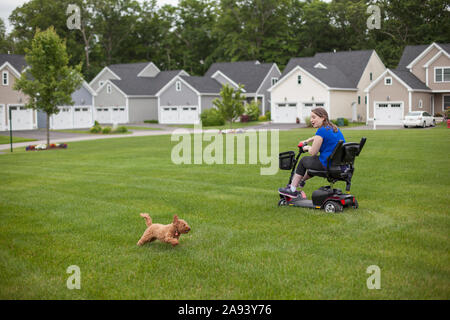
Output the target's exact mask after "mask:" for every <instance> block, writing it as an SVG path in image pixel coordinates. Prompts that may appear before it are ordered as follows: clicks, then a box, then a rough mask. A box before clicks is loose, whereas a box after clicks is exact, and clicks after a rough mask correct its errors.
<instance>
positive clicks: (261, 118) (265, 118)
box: [258, 116, 267, 121]
mask: <svg viewBox="0 0 450 320" xmlns="http://www.w3.org/2000/svg"><path fill="white" fill-rule="evenodd" d="M258 121H267V116H259V118H258Z"/></svg>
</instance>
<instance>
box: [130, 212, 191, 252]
mask: <svg viewBox="0 0 450 320" xmlns="http://www.w3.org/2000/svg"><path fill="white" fill-rule="evenodd" d="M141 217H143V218H144V219H145V223H146V224H147V229H146V230H145V231H144V234H143V235H142V237H141V239H139V241H138V243H137V245H138V246H142V245H143V244H144V243H146V242H152V241H155V240H156V239H158V240H159V241H161V242H166V243H170V244H171V245H172V247H175V246H176V245H177V244H178V243H179V242H178V239H179V238H180V235H181V234H182V233H188V232H189V231H190V230H191V228H190V227H189V225H188V224H187V223H186V221H184V220H182V219H178V216H177V215H174V216H173V222H172V223H171V224H159V223H154V224H152V218H150V216H149V215H148V213H141Z"/></svg>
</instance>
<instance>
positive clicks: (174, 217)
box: [173, 215, 178, 223]
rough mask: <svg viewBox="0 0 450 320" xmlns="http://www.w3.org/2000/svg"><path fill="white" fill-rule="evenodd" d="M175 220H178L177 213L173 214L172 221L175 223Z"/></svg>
mask: <svg viewBox="0 0 450 320" xmlns="http://www.w3.org/2000/svg"><path fill="white" fill-rule="evenodd" d="M176 222H178V216H177V215H174V216H173V223H176Z"/></svg>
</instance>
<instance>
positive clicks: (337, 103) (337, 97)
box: [329, 91, 357, 120]
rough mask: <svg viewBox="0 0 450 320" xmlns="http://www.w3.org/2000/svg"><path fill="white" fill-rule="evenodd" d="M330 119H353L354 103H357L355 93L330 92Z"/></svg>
mask: <svg viewBox="0 0 450 320" xmlns="http://www.w3.org/2000/svg"><path fill="white" fill-rule="evenodd" d="M330 101H331V103H330V114H329V117H330V119H337V118H346V119H349V120H351V119H352V103H353V102H357V101H356V94H355V91H330Z"/></svg>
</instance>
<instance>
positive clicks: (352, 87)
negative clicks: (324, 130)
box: [269, 50, 386, 123]
mask: <svg viewBox="0 0 450 320" xmlns="http://www.w3.org/2000/svg"><path fill="white" fill-rule="evenodd" d="M385 69H386V68H385V66H384V64H383V62H382V61H381V59H380V58H379V56H378V55H377V53H376V51H375V50H361V51H342V52H325V53H316V54H315V55H314V56H313V57H304V58H292V59H290V60H289V62H288V64H287V65H286V68H285V69H284V70H283V73H282V74H281V78H280V80H279V81H278V82H277V83H275V84H274V85H273V86H272V87H271V88H269V92H270V95H271V98H270V99H271V106H270V107H271V117H272V120H273V121H274V122H275V123H295V122H296V121H297V118H298V120H299V121H300V122H302V123H304V122H305V120H306V118H307V117H309V116H310V114H311V110H312V109H313V108H315V107H323V108H325V109H326V110H327V111H328V114H329V116H330V119H337V118H347V119H351V120H352V121H365V120H366V118H367V112H366V105H367V101H366V100H365V99H364V96H365V92H364V89H365V88H366V87H367V86H368V85H369V84H370V83H371V82H372V81H373V80H375V79H376V78H377V77H378V76H380V75H381V74H382V73H383V72H384V71H385Z"/></svg>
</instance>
